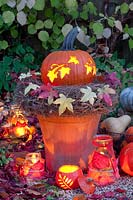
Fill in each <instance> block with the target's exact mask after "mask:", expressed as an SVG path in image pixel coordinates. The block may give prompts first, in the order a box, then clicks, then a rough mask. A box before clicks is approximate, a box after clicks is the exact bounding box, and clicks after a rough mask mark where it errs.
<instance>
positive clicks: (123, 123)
mask: <svg viewBox="0 0 133 200" xmlns="http://www.w3.org/2000/svg"><path fill="white" fill-rule="evenodd" d="M130 122H131V117H130V116H129V115H123V116H121V117H118V118H115V117H109V118H107V119H105V120H104V121H103V122H102V123H101V128H105V129H106V130H107V131H109V132H112V133H122V132H123V131H125V129H126V128H127V126H128V125H129V124H130Z"/></svg>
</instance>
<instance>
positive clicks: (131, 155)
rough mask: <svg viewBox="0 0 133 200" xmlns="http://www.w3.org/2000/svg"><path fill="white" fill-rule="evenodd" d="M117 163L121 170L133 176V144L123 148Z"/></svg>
mask: <svg viewBox="0 0 133 200" xmlns="http://www.w3.org/2000/svg"><path fill="white" fill-rule="evenodd" d="M119 163H120V167H121V169H122V170H123V171H124V172H125V173H127V174H129V175H130V176H133V142H131V143H129V144H127V145H126V146H124V147H123V148H122V150H121V152H120V156H119Z"/></svg>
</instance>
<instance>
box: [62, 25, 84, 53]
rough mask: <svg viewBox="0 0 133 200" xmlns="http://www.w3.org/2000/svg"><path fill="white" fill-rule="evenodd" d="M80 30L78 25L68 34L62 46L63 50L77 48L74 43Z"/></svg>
mask: <svg viewBox="0 0 133 200" xmlns="http://www.w3.org/2000/svg"><path fill="white" fill-rule="evenodd" d="M79 31H80V28H79V27H78V26H76V27H74V28H73V29H72V30H71V31H70V32H69V33H68V34H67V35H66V37H65V40H64V42H63V45H62V47H61V50H64V51H67V50H75V49H74V47H73V45H74V41H75V39H76V36H77V35H78V33H79Z"/></svg>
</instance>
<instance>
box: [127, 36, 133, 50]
mask: <svg viewBox="0 0 133 200" xmlns="http://www.w3.org/2000/svg"><path fill="white" fill-rule="evenodd" d="M128 43H129V48H130V50H132V49H133V39H131V38H130V39H129V41H128Z"/></svg>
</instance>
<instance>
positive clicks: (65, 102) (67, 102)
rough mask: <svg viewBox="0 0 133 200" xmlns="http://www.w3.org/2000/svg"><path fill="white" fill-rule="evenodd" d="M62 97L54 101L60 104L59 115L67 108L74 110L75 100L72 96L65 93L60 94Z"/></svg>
mask: <svg viewBox="0 0 133 200" xmlns="http://www.w3.org/2000/svg"><path fill="white" fill-rule="evenodd" d="M59 96H60V98H58V99H56V100H55V101H54V102H53V103H54V104H60V106H59V115H61V114H62V113H64V112H65V110H66V109H68V110H69V111H71V112H73V106H72V102H74V101H75V100H74V99H72V98H67V97H66V96H65V95H64V94H59Z"/></svg>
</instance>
